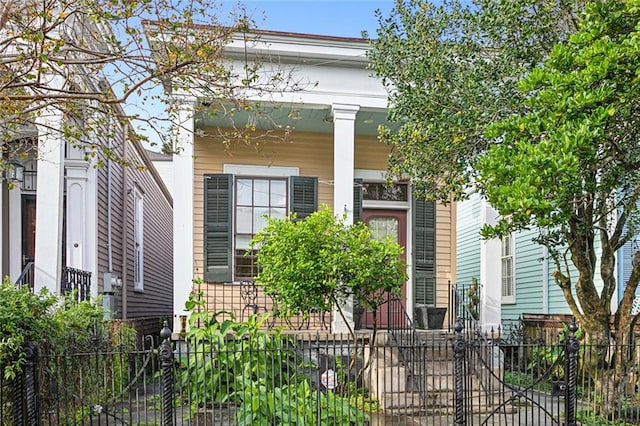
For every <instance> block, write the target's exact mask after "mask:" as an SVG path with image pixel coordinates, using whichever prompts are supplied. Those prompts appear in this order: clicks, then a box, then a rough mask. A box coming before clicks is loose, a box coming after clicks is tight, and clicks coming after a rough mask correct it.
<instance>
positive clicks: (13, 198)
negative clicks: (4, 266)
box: [2, 188, 35, 280]
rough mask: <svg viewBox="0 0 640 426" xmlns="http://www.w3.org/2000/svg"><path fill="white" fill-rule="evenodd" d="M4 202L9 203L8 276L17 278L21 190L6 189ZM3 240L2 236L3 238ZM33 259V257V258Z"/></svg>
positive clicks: (20, 266)
mask: <svg viewBox="0 0 640 426" xmlns="http://www.w3.org/2000/svg"><path fill="white" fill-rule="evenodd" d="M7 192H8V195H7V198H6V199H5V202H7V203H8V204H9V208H8V210H9V229H8V236H7V237H6V238H9V247H10V248H9V276H10V277H11V278H12V279H13V280H17V279H18V277H19V276H20V274H21V273H22V230H23V226H24V225H23V223H22V217H23V216H24V213H23V212H22V191H21V189H20V188H14V189H10V190H8V191H7ZM2 241H4V238H3V240H2ZM34 260H35V259H34Z"/></svg>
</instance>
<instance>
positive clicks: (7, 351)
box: [0, 277, 59, 380]
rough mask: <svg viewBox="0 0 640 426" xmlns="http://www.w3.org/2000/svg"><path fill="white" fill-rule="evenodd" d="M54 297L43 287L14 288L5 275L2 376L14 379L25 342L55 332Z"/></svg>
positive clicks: (0, 290)
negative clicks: (38, 290)
mask: <svg viewBox="0 0 640 426" xmlns="http://www.w3.org/2000/svg"><path fill="white" fill-rule="evenodd" d="M57 300H58V299H57V298H56V297H55V296H53V295H52V294H50V293H48V292H47V291H46V290H43V291H42V292H41V293H39V294H33V293H31V292H30V291H29V289H28V288H17V287H16V286H15V285H14V284H13V283H12V282H11V281H10V280H9V279H8V277H7V278H5V279H4V280H3V282H2V286H0V366H1V367H2V371H1V373H2V375H3V377H4V378H5V379H9V380H11V379H14V378H15V376H16V375H17V374H18V373H19V372H20V371H21V370H22V367H23V365H24V362H25V354H24V352H23V351H22V347H23V345H24V344H25V343H27V342H41V341H45V340H47V339H51V338H52V337H54V336H56V335H57V334H58V330H59V327H58V326H57V324H56V322H55V321H54V319H53V316H52V314H53V312H54V308H55V305H56V303H57Z"/></svg>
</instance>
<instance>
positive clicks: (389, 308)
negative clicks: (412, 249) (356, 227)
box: [361, 209, 407, 328]
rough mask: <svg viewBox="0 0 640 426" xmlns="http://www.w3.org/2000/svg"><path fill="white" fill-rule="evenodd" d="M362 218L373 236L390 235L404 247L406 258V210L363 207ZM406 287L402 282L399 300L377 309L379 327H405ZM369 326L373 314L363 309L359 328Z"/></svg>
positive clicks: (382, 236)
mask: <svg viewBox="0 0 640 426" xmlns="http://www.w3.org/2000/svg"><path fill="white" fill-rule="evenodd" d="M362 220H363V222H364V223H366V224H367V225H368V226H369V229H370V230H371V233H372V234H373V237H374V238H386V237H391V238H392V239H393V240H394V241H396V242H397V243H398V244H400V245H401V246H402V247H404V248H405V254H404V258H405V260H406V247H407V212H406V211H405V210H381V209H364V210H363V211H362ZM406 287H407V283H404V285H403V286H402V293H401V295H400V301H399V302H398V301H392V302H389V303H385V304H384V305H382V307H380V309H379V310H378V314H377V323H378V327H379V328H390V327H406V324H407V320H406V316H405V311H406V298H407V288H406ZM371 327H373V314H372V313H371V312H366V311H365V312H364V313H363V316H362V324H361V328H371Z"/></svg>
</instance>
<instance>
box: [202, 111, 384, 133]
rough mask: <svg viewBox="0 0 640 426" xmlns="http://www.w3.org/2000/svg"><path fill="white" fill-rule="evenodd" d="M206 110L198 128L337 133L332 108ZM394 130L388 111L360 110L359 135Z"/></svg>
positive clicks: (358, 116) (358, 118)
mask: <svg viewBox="0 0 640 426" xmlns="http://www.w3.org/2000/svg"><path fill="white" fill-rule="evenodd" d="M207 106H208V107H209V108H204V109H202V110H201V111H200V112H199V113H198V114H197V115H196V127H197V128H202V127H231V126H233V125H235V126H236V127H244V126H245V125H247V124H248V123H252V124H253V125H254V126H255V128H256V129H257V130H272V129H275V128H278V127H279V128H282V129H285V128H287V127H289V128H291V129H292V130H294V131H299V132H315V133H333V120H332V115H331V107H329V106H326V105H323V106H302V107H296V106H293V107H292V106H282V105H266V106H260V107H259V108H258V109H257V110H256V109H255V108H252V110H251V111H244V110H238V109H237V108H236V109H234V108H233V107H232V106H226V107H222V106H218V107H217V108H215V109H214V107H212V106H210V105H207ZM381 124H384V125H387V126H390V127H392V128H393V127H394V126H392V125H391V123H390V122H389V121H388V120H387V112H386V111H370V110H360V111H358V114H357V116H356V134H357V135H372V136H375V135H377V134H378V126H379V125H381Z"/></svg>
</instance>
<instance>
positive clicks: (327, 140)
mask: <svg viewBox="0 0 640 426" xmlns="http://www.w3.org/2000/svg"><path fill="white" fill-rule="evenodd" d="M205 131H206V129H205ZM389 152H390V147H389V146H386V145H384V144H382V143H380V142H379V141H378V140H377V138H376V137H375V136H368V137H357V138H356V143H355V160H354V167H355V168H356V169H371V170H386V168H387V160H388V155H389ZM194 155H195V161H194V174H195V176H194V228H195V229H194V261H195V265H194V272H195V275H196V276H200V277H202V271H203V266H204V265H203V258H204V253H203V234H202V231H203V228H204V226H203V209H204V207H203V202H204V195H203V182H204V177H203V176H204V175H205V174H210V173H222V172H223V166H224V164H236V165H238V164H242V165H259V166H279V167H298V168H299V175H300V176H316V177H318V198H319V203H324V204H327V205H328V206H329V207H332V204H333V186H332V182H333V135H332V134H322V133H294V134H293V135H292V136H291V137H290V139H289V140H288V141H287V142H280V143H272V142H267V143H265V144H264V145H260V146H259V147H257V148H256V147H253V146H246V145H236V146H233V147H232V148H231V150H230V152H226V151H225V148H224V145H223V144H222V143H220V142H216V141H214V140H212V139H211V138H196V139H195V143H194ZM337 155H340V153H338V154H337ZM177 190H179V189H177ZM454 213H455V206H454V204H453V203H450V204H448V205H446V206H445V205H441V204H438V205H437V209H436V228H437V229H436V301H437V305H438V306H447V301H448V282H449V280H451V279H452V276H453V270H454V266H455V265H454V264H453V259H454V258H455V229H454V228H453V226H454V223H455V221H454V220H452V217H453V216H452V215H453V214H454ZM208 290H214V293H215V294H211V292H210V291H207V292H206V293H207V295H208V296H207V297H208V302H209V303H212V304H214V305H216V306H218V307H222V306H224V307H225V308H228V309H230V308H233V309H234V310H238V309H239V306H240V305H239V304H240V303H241V301H240V300H239V299H238V293H239V292H238V289H237V287H236V286H223V285H220V286H217V287H215V289H214V288H213V287H212V288H208ZM218 292H220V293H219V294H218ZM230 292H231V293H234V294H231V293H230ZM228 293H229V294H228Z"/></svg>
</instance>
